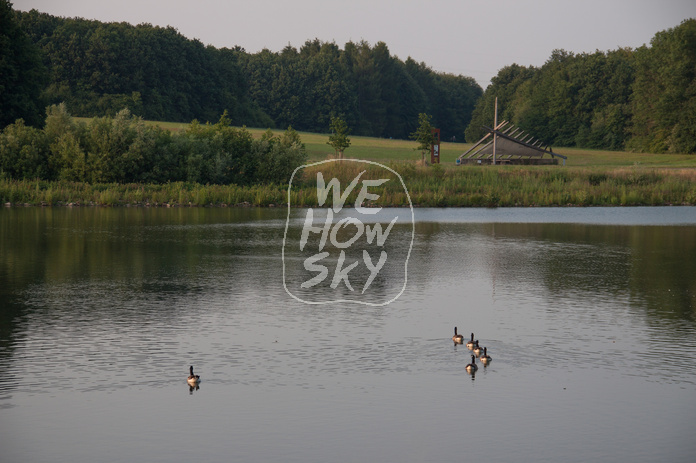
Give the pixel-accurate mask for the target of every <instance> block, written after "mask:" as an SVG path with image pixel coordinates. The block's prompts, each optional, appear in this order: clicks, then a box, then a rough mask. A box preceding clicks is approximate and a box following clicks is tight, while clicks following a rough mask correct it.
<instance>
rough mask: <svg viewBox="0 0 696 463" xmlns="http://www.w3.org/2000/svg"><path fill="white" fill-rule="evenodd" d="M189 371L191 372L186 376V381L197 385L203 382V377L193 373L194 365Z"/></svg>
mask: <svg viewBox="0 0 696 463" xmlns="http://www.w3.org/2000/svg"><path fill="white" fill-rule="evenodd" d="M189 371H190V372H191V374H190V375H189V377H188V378H186V382H187V383H189V385H191V386H195V385H196V384H198V383H200V382H201V377H200V376H198V375H194V374H193V365H191V367H190V368H189Z"/></svg>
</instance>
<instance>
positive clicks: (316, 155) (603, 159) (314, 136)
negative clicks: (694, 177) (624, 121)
mask: <svg viewBox="0 0 696 463" xmlns="http://www.w3.org/2000/svg"><path fill="white" fill-rule="evenodd" d="M76 119H77V120H82V121H85V122H87V121H89V119H87V118H76ZM146 124H149V125H155V126H159V127H161V128H163V129H166V130H171V131H174V132H177V131H181V130H185V129H186V127H187V126H188V124H187V123H182V122H157V121H146ZM246 129H247V130H248V131H249V132H251V133H252V135H254V136H255V137H260V136H261V134H262V133H264V132H265V131H266V130H267V129H258V128H250V127H247V128H246ZM274 132H276V133H282V132H283V130H274ZM299 134H300V137H301V138H302V141H303V142H304V144H305V145H306V147H307V153H308V154H309V160H310V161H319V160H324V159H327V158H329V157H330V156H332V155H333V150H332V148H331V147H330V146H329V145H327V144H326V142H327V141H328V139H329V134H328V133H325V134H318V133H309V132H299ZM350 140H351V146H350V147H349V148H348V149H347V150H346V151H345V153H344V155H345V157H347V158H353V159H367V160H372V161H377V162H383V161H417V160H420V156H421V155H420V152H419V151H415V150H414V147H415V146H416V143H415V142H414V141H412V140H392V139H385V138H372V137H359V136H350ZM471 146H472V145H471V144H468V143H442V145H441V146H440V153H441V161H442V166H443V167H444V168H445V169H449V168H457V166H456V164H455V160H456V159H457V157H459V155H461V154H462V153H464V152H466V151H467V150H468V149H469V148H471ZM554 152H556V153H558V154H562V155H564V156H567V157H568V160H567V161H566V167H622V166H623V167H625V166H644V167H655V168H662V167H666V168H675V167H678V168H682V167H696V155H690V154H650V153H630V152H626V151H602V150H587V149H580V148H554ZM428 157H429V155H428ZM487 168H489V167H487Z"/></svg>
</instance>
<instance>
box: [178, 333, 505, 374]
mask: <svg viewBox="0 0 696 463" xmlns="http://www.w3.org/2000/svg"><path fill="white" fill-rule="evenodd" d="M452 341H454V343H455V344H464V336H462V335H461V334H457V327H456V326H455V327H454V336H452ZM466 347H467V349H469V350H470V351H472V352H473V353H474V355H472V356H471V363H470V364H468V365H467V366H466V371H468V372H469V373H471V372H473V371H476V370H478V366H477V365H476V357H478V358H479V360H481V363H483V364H484V365H488V364H489V363H490V361H491V360H493V359H492V358H491V356H490V355H488V349H487V348H485V347H484V348H481V347H479V342H478V339H477V340H476V341H474V333H471V340H470V341H468V342H467V343H466ZM186 382H187V383H188V384H189V386H191V387H195V386H198V384H199V383H200V382H201V377H200V376H198V375H194V374H193V365H191V366H190V367H189V376H188V378H186Z"/></svg>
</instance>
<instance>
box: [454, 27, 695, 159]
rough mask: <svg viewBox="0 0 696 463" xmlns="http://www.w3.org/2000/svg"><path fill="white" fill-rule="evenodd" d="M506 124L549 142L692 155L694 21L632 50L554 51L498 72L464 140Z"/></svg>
mask: <svg viewBox="0 0 696 463" xmlns="http://www.w3.org/2000/svg"><path fill="white" fill-rule="evenodd" d="M496 97H497V98H498V120H499V121H500V120H508V121H511V122H513V123H514V124H516V125H517V126H519V127H521V128H522V129H525V130H527V131H528V132H529V133H531V134H534V136H535V137H538V138H540V139H541V140H544V141H545V142H546V143H547V144H549V145H557V146H577V147H583V148H597V149H608V150H629V151H639V152H651V153H696V19H689V20H685V21H683V22H682V23H681V24H680V25H679V26H677V27H675V28H672V29H668V30H665V31H662V32H658V33H657V34H656V35H655V36H654V37H653V39H652V40H651V42H650V46H647V45H644V46H642V47H640V48H638V49H629V48H621V49H617V50H611V51H606V52H602V51H596V52H594V53H581V54H573V53H569V52H566V51H564V50H555V51H554V52H553V53H552V55H551V57H550V58H549V59H548V61H546V63H545V64H544V65H543V66H541V67H539V68H536V67H525V66H520V65H517V64H513V65H510V66H506V67H505V68H503V69H501V70H500V71H499V72H498V74H497V75H496V76H495V77H494V78H493V79H492V81H491V85H490V86H489V87H488V88H487V89H486V91H485V92H484V94H483V97H482V98H481V99H480V100H479V101H478V102H477V105H476V109H475V110H474V112H473V115H472V120H471V124H470V126H469V127H468V128H467V130H466V136H467V140H468V141H471V142H473V141H476V140H478V139H479V138H480V137H481V136H482V135H483V134H484V133H485V132H484V130H483V129H482V128H481V127H482V126H489V127H490V126H491V125H492V124H493V108H494V100H495V98H496Z"/></svg>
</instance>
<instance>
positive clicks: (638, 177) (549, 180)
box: [0, 122, 696, 207]
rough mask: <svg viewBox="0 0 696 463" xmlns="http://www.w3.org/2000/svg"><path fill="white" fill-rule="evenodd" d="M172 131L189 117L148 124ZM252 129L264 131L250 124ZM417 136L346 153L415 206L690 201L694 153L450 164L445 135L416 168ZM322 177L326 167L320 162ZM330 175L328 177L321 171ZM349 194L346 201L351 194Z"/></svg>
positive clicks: (0, 192)
mask: <svg viewBox="0 0 696 463" xmlns="http://www.w3.org/2000/svg"><path fill="white" fill-rule="evenodd" d="M147 123H148V124H153V125H159V126H160V127H162V128H164V129H167V130H172V131H178V130H184V129H185V128H186V126H187V124H181V123H166V122H147ZM247 130H249V131H250V132H251V133H252V135H253V136H256V137H260V136H261V134H262V133H263V132H265V130H264V129H254V128H248V129H247ZM300 136H301V138H302V141H303V142H304V143H305V145H306V148H307V151H308V153H309V160H310V161H319V160H325V159H327V158H330V157H332V156H333V150H332V149H331V147H330V146H329V145H327V144H326V142H327V141H328V134H314V133H305V132H300ZM415 146H416V143H415V142H413V141H410V140H390V139H379V138H369V137H358V136H353V137H351V146H350V147H349V148H348V149H347V150H346V151H345V157H346V158H354V159H364V160H372V161H377V162H380V163H382V164H386V165H388V166H389V167H391V168H392V169H394V170H395V171H397V172H399V174H400V175H401V176H402V177H403V179H404V182H405V184H406V186H407V189H408V193H409V195H410V200H411V201H412V203H413V205H415V206H434V207H470V206H484V207H496V206H640V205H696V155H671V154H661V155H656V154H645V153H629V152H612V151H598V150H583V149H575V148H558V149H554V151H555V152H558V153H559V154H563V155H565V156H567V157H568V160H567V162H566V166H561V165H558V166H457V165H456V164H455V159H456V158H457V157H458V156H459V155H460V154H461V153H463V152H465V151H466V150H467V149H468V148H469V147H470V146H471V145H468V144H460V143H457V144H455V143H443V144H442V146H441V156H442V164H440V165H438V166H422V165H420V163H418V162H417V161H419V160H420V152H419V151H416V150H414V147H415ZM362 168H364V165H359V164H357V163H350V162H346V163H340V164H338V163H336V164H331V165H330V170H329V171H328V175H332V176H335V177H337V178H339V180H341V184H342V185H345V184H347V183H349V182H350V180H352V179H353V178H354V177H355V176H356V175H357V174H358V173H359V170H358V169H362ZM317 169H319V167H310V168H307V169H305V172H304V177H303V178H304V180H302V181H300V182H294V183H295V185H293V191H292V200H291V203H292V204H293V205H297V206H315V205H316V204H317V199H316V170H317ZM321 169H322V170H323V172H324V175H327V171H326V166H323V167H321ZM328 178H330V177H327V179H328ZM287 195H288V186H287V185H257V186H250V187H239V186H236V185H199V184H189V183H184V182H174V183H167V184H164V185H137V184H132V185H118V184H96V185H89V184H77V183H69V182H44V181H27V180H19V181H17V180H0V199H1V200H2V202H3V203H10V204H30V205H31V204H33V205H68V204H73V205H78V204H79V205H107V206H113V205H125V204H128V205H143V206H169V207H172V206H173V207H181V206H210V205H213V206H215V205H217V206H234V205H245V206H270V205H274V206H279V205H284V204H287V200H288V199H287ZM408 201H409V198H408V197H407V196H406V194H405V193H404V191H403V189H402V188H401V187H400V185H399V182H389V184H387V186H385V187H384V188H383V190H382V191H381V194H380V198H379V200H377V201H376V203H375V204H377V205H383V206H407V205H408ZM349 202H350V200H349Z"/></svg>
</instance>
